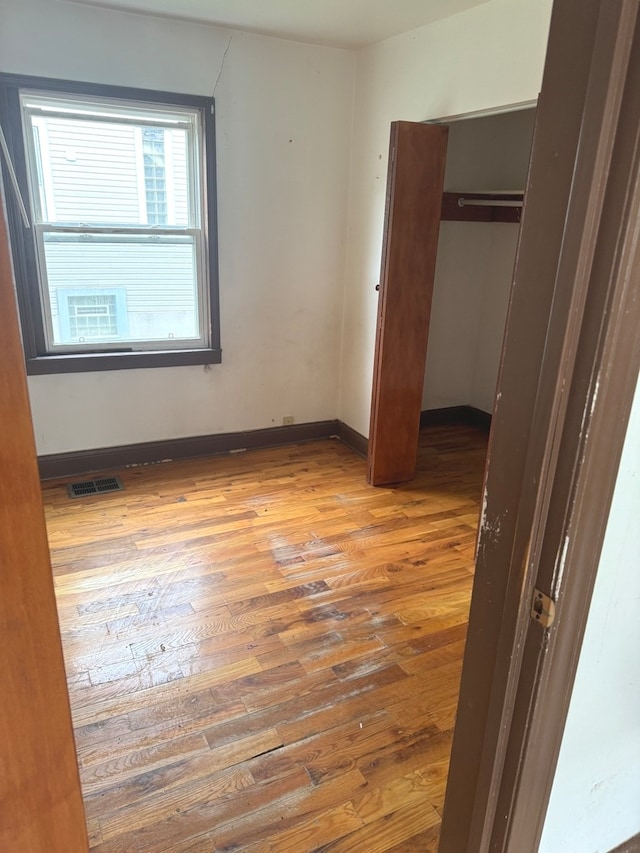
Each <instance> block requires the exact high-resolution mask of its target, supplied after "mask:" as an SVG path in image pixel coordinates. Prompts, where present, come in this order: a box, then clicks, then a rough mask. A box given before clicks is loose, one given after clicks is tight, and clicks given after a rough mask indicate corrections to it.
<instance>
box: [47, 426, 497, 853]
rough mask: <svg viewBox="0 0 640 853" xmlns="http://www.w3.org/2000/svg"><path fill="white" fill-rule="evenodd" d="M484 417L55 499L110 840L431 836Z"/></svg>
mask: <svg viewBox="0 0 640 853" xmlns="http://www.w3.org/2000/svg"><path fill="white" fill-rule="evenodd" d="M485 453H486V438H485V436H484V435H483V433H482V432H480V431H478V430H476V429H474V428H470V427H463V426H460V427H458V426H455V427H451V426H449V427H440V428H430V429H427V430H425V431H423V433H422V436H421V446H420V453H419V468H420V474H419V475H418V477H417V478H416V480H414V481H413V482H412V483H409V484H406V485H404V486H402V487H399V488H373V487H371V486H368V485H367V484H366V483H365V463H364V461H363V460H361V459H360V458H358V457H357V456H355V455H354V454H353V453H352V452H351V451H350V450H349V449H348V448H347V447H345V446H344V445H342V444H341V443H340V442H339V441H323V442H317V443H310V444H306V445H300V446H293V447H286V448H278V449H274V450H262V451H255V452H251V453H244V454H234V455H230V456H225V457H216V458H211V459H204V460H202V459H201V460H195V461H189V462H176V463H167V464H163V465H155V466H149V467H141V468H131V469H127V470H124V471H121V472H118V473H119V474H120V476H121V478H122V480H123V482H124V484H125V491H122V492H115V493H112V494H106V495H101V496H97V497H88V498H82V499H78V500H71V499H69V498H68V497H67V495H66V489H65V487H64V486H63V485H62V484H56V483H46V484H45V485H44V489H43V491H44V500H45V510H46V516H47V524H48V531H49V541H50V545H51V551H52V561H53V566H54V575H55V584H56V595H57V600H58V606H59V615H60V625H61V631H62V637H63V645H64V651H65V658H66V666H67V675H68V683H69V694H70V699H71V706H72V712H73V719H74V728H75V734H76V742H77V751H78V761H79V766H80V772H81V778H82V785H83V792H84V800H85V807H86V814H87V823H88V827H89V832H90V838H91V845H92V847H91V849H92V851H96V853H142V851H145V853H165V852H166V853H187V852H188V853H205V851H207V853H213V851H216V853H223V851H224V853H231V851H245V853H281V851H282V853H307V851H308V852H309V853H310V852H311V851H323V852H324V851H334V853H338V851H344V853H360V851H361V853H392V851H393V853H397V851H420V853H429V851H435V850H436V849H437V843H438V833H439V825H440V816H441V809H442V803H443V798H444V788H445V781H446V773H447V766H448V761H449V751H450V746H451V734H452V726H453V723H454V716H455V708H456V702H457V694H458V681H459V676H460V667H461V661H462V654H463V647H464V638H465V630H466V621H467V616H468V608H469V600H470V593H471V581H472V570H473V549H474V544H475V531H476V524H477V517H478V504H479V496H480V488H481V480H482V471H483V463H484V457H485Z"/></svg>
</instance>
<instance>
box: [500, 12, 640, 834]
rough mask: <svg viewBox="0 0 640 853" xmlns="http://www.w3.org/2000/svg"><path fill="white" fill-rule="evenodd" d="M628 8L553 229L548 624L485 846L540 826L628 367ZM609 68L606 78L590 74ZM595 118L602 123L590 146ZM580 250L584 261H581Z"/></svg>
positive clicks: (530, 631) (632, 155)
mask: <svg viewBox="0 0 640 853" xmlns="http://www.w3.org/2000/svg"><path fill="white" fill-rule="evenodd" d="M616 7H617V8H616ZM639 8H640V3H638V0H631V2H629V0H622V2H620V3H610V2H609V0H608V2H607V3H606V4H605V3H602V10H603V12H605V14H603V15H601V18H600V22H599V30H598V36H597V39H596V45H595V51H594V66H595V67H596V68H597V70H598V71H597V73H594V74H593V75H592V79H591V84H590V90H589V93H588V98H587V105H586V109H585V116H584V132H585V134H586V135H587V139H586V140H585V141H584V143H583V151H582V153H581V156H580V157H579V158H578V160H577V163H576V171H575V178H574V181H575V191H574V199H573V200H572V205H571V206H570V209H569V213H568V217H567V229H566V231H565V242H566V250H567V253H569V254H573V255H574V257H575V267H576V270H577V272H576V280H575V284H574V287H573V290H574V298H572V300H571V302H572V305H571V307H570V308H568V312H570V314H571V316H573V317H575V316H576V315H577V314H578V310H579V308H580V307H582V312H581V323H580V326H579V328H578V329H574V330H572V332H571V334H569V335H568V336H567V340H566V341H565V346H564V350H565V354H566V356H567V361H568V360H569V357H571V354H572V360H573V364H572V376H571V383H570V385H569V384H568V383H567V393H565V394H564V395H563V396H564V398H565V404H564V405H565V412H564V423H563V427H562V429H561V430H560V429H557V430H556V434H555V436H554V441H553V445H552V446H551V447H550V448H549V451H550V452H549V456H550V457H551V458H553V455H554V454H555V460H554V468H555V470H554V473H553V477H552V478H551V477H550V478H549V484H548V487H547V488H546V489H545V495H544V502H545V504H546V506H545V508H544V517H543V516H542V513H541V518H540V525H539V531H538V532H537V536H536V537H535V538H534V539H533V545H532V557H533V559H532V564H531V574H533V573H534V572H535V577H534V578H533V579H532V581H531V583H532V584H535V586H536V588H537V589H540V590H541V591H542V592H543V593H546V594H548V595H550V596H551V597H552V598H553V599H554V600H556V618H555V622H554V623H553V625H552V627H551V628H550V630H549V631H548V636H544V634H545V632H542V631H541V630H540V626H539V625H537V624H533V623H532V622H530V621H529V622H527V621H526V620H523V629H524V630H523V631H522V633H521V635H520V636H519V637H518V638H517V642H518V643H519V644H520V643H521V644H522V645H521V647H522V649H523V651H522V655H523V661H524V665H523V667H522V671H521V674H520V678H519V680H518V685H517V692H516V694H515V704H514V712H513V720H512V724H511V732H510V735H509V742H508V745H507V751H506V756H505V765H504V771H503V778H502V783H501V789H500V794H499V798H498V803H497V811H498V814H500V813H502V812H503V811H504V810H505V809H508V810H509V812H510V821H509V828H508V832H503V831H502V828H501V827H500V824H501V823H502V822H498V823H497V825H496V827H494V831H493V837H492V844H493V845H494V846H493V847H492V849H495V850H500V849H505V850H509V851H511V850H513V851H515V850H518V851H519V850H522V849H524V847H523V845H524V844H525V839H530V840H532V841H533V842H534V843H537V842H538V841H539V839H540V837H541V834H542V829H543V825H544V818H545V814H546V808H547V803H548V799H549V795H550V792H551V787H552V783H553V776H554V772H555V767H556V763H557V759H558V754H559V750H560V744H561V741H562V736H563V731H564V725H565V721H566V717H567V713H568V709H569V703H570V699H571V693H572V689H573V683H574V679H575V673H576V669H577V665H578V660H579V657H580V649H581V646H582V638H583V635H584V630H585V626H586V622H587V618H588V613H589V606H590V603H591V597H592V593H593V587H594V584H595V578H596V575H597V572H598V565H599V561H600V554H601V551H602V545H603V541H604V536H605V531H606V526H607V520H608V516H609V509H610V505H611V499H612V496H613V492H614V488H615V483H616V478H617V474H618V466H619V463H620V457H621V454H622V448H623V445H624V441H625V436H626V430H627V423H628V418H629V414H630V409H631V404H632V401H633V396H634V392H635V389H636V384H637V379H638V373H639V371H640V337H639V336H638V334H637V330H638V328H639V327H640V284H639V282H640V248H639V244H638V240H639V238H640V224H639V223H640V21H639V19H638V10H639ZM607 67H609V70H610V73H609V75H608V76H607V78H606V80H602V79H599V75H600V73H603V72H604V71H605V70H606V69H607ZM596 128H598V129H603V130H602V138H601V139H600V143H599V144H598V133H597V132H595V131H596ZM590 148H592V149H593V150H592V152H591V153H592V166H591V168H589V163H588V160H589V159H590V158H589V149H590ZM585 155H586V160H587V162H584V159H583V158H584V157H585ZM574 206H575V208H576V210H578V211H580V210H584V209H585V208H586V209H587V210H589V211H590V212H591V217H592V218H593V219H594V220H595V221H593V222H591V223H590V222H589V219H588V218H587V221H586V222H585V223H584V225H583V226H582V228H580V217H579V216H576V215H575V211H574V210H573V209H572V208H573V207H574ZM596 212H599V216H598V217H597V218H596ZM580 231H581V233H579V232H580ZM572 244H573V245H572ZM589 257H591V258H592V262H591V264H590V267H587V268H583V265H584V263H585V259H588V258H589ZM581 292H582V296H581ZM581 300H582V303H583V304H582V306H580V301H581ZM577 309H578V310H577ZM526 605H527V602H526V601H525V602H523V607H526ZM540 648H542V651H537V650H538V649H540ZM528 661H535V665H528ZM523 742H526V744H527V748H526V751H525V752H524V754H523V753H522V751H521V746H520V745H521V744H522V743H523ZM521 792H526V794H524V793H521ZM531 792H536V793H535V794H534V796H531ZM503 839H504V840H503ZM501 844H502V845H503V846H500V845H501Z"/></svg>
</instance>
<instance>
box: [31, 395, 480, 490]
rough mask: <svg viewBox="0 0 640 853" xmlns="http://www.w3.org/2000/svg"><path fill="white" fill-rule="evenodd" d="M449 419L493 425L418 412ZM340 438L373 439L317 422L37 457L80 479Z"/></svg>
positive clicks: (357, 446)
mask: <svg viewBox="0 0 640 853" xmlns="http://www.w3.org/2000/svg"><path fill="white" fill-rule="evenodd" d="M449 423H469V424H472V425H474V426H479V427H482V428H483V429H487V430H488V429H489V426H490V424H491V415H488V414H486V412H481V411H480V410H479V409H474V408H473V407H472V406H451V407H450V408H448V409H430V410H429V411H426V412H422V413H421V415H420V426H421V427H423V426H433V425H440V424H449ZM332 437H337V438H339V439H340V441H342V442H343V443H344V444H346V445H347V447H349V448H351V450H353V451H354V452H355V453H357V454H358V455H359V456H363V457H365V458H366V456H367V451H368V447H369V441H368V439H366V438H365V437H364V436H363V435H361V434H360V433H359V432H357V431H356V430H355V429H353V428H352V427H350V426H348V425H347V424H345V423H343V422H342V421H339V420H332V421H316V422H315V423H309V424H292V425H291V426H281V427H270V428H269V429H254V430H249V431H246V432H226V433H221V434H219V435H196V436H192V437H189V438H171V439H168V440H166V441H145V442H143V443H141V444H123V445H120V446H118V447H98V448H94V449H92V450H77V451H71V452H69V453H52V454H49V455H48V456H39V457H38V466H39V468H40V478H41V479H42V480H55V479H59V478H62V477H76V476H78V475H80V474H91V473H94V472H95V471H110V470H113V469H116V468H127V467H128V466H131V465H151V464H153V463H154V462H167V461H170V460H172V459H196V458H197V457H199V456H219V455H220V454H223V453H230V452H232V451H238V450H257V449H259V448H264V447H279V446H281V445H285V444H300V443H302V442H305V441H318V440H320V439H323V438H332Z"/></svg>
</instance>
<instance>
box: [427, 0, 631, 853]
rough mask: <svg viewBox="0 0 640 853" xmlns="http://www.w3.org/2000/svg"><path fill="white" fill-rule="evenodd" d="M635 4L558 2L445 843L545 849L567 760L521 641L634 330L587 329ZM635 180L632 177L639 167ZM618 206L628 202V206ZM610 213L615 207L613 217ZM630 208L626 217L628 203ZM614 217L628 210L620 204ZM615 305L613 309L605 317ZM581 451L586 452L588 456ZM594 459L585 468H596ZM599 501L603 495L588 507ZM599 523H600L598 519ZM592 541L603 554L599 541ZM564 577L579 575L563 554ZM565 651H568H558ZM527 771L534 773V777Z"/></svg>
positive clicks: (497, 418)
mask: <svg viewBox="0 0 640 853" xmlns="http://www.w3.org/2000/svg"><path fill="white" fill-rule="evenodd" d="M635 6H637V3H636V0H629V2H624V0H620V2H618V0H615V2H612V3H610V2H606V3H605V2H604V0H556V2H555V5H554V10H553V15H552V24H551V33H550V41H549V49H548V54H547V61H546V66H545V76H544V81H543V87H542V94H541V97H540V101H539V108H538V114H537V121H536V129H535V132H534V141H533V150H532V162H531V169H530V175H529V179H528V190H527V205H526V208H525V210H524V213H523V226H522V229H521V233H520V242H519V246H518V256H517V261H516V272H515V284H514V288H513V290H512V294H511V300H510V307H509V318H508V323H507V330H506V337H505V346H504V351H503V361H502V366H501V372H500V379H499V392H498V402H497V405H496V409H495V412H494V416H493V425H492V435H491V439H490V445H489V455H488V465H487V473H486V480H485V499H486V506H485V511H484V512H483V519H482V524H481V529H480V537H479V548H478V558H477V565H476V576H475V582H474V593H473V599H472V604H471V614H470V625H469V634H468V638H467V646H466V652H465V661H464V667H463V675H462V683H461V692H460V702H459V706H458V721H457V725H456V730H455V735H454V743H453V751H452V759H451V768H450V774H449V783H448V788H447V796H446V800H445V807H444V818H443V826H442V834H441V842H440V851H441V853H461V851H465V853H484V851H489V850H491V851H492V853H494V851H495V853H498V851H514V853H515V851H518V853H525V851H527V853H528V851H533V850H535V849H536V848H537V839H538V838H539V833H540V831H541V827H542V822H543V820H544V815H545V812H546V806H547V802H548V796H549V787H548V785H547V784H546V780H551V779H552V777H553V774H554V771H555V763H556V760H557V746H558V743H559V738H560V737H561V733H562V729H563V727H564V719H565V718H564V715H563V713H562V710H561V708H560V707H558V704H557V703H556V704H555V705H553V707H552V709H549V708H548V707H547V706H545V708H544V714H542V713H541V707H542V705H541V703H540V702H539V698H540V696H541V695H542V694H541V692H540V682H539V681H537V680H536V679H537V678H538V674H539V672H541V671H544V670H545V667H544V666H542V665H541V654H542V651H543V649H544V648H545V647H546V646H545V637H544V634H543V632H541V631H540V627H539V626H538V625H537V624H536V625H534V626H533V628H532V631H533V630H534V629H535V630H536V631H538V633H539V636H538V638H537V640H538V642H537V646H535V647H534V648H533V649H531V647H530V646H529V647H528V650H527V652H528V653H527V655H525V654H524V637H525V636H527V637H528V638H529V639H530V638H531V636H533V637H534V638H535V634H533V635H532V633H531V632H528V628H529V609H530V605H531V594H532V589H533V585H534V583H535V582H536V579H537V576H538V568H539V565H540V556H541V554H542V553H543V551H544V547H545V544H546V543H548V542H550V539H547V540H545V536H547V533H548V532H549V531H550V530H551V528H550V527H548V526H547V522H548V519H549V507H550V504H551V500H552V496H553V495H554V489H555V494H556V496H557V495H558V494H559V491H558V487H559V486H560V485H561V483H560V481H558V483H556V472H557V471H558V464H559V453H560V447H561V445H562V441H563V439H564V438H565V437H566V438H567V439H571V440H573V441H574V442H577V443H578V444H579V443H580V442H581V441H582V440H583V439H584V429H583V428H582V427H581V425H580V423H579V422H578V425H577V426H576V422H575V419H574V420H572V418H575V413H582V415H584V414H585V412H586V413H587V414H588V416H589V417H590V418H593V417H596V418H597V417H600V414H599V413H600V412H601V407H602V405H603V399H606V397H607V396H608V395H607V393H606V387H605V386H606V382H605V379H608V381H611V376H610V375H609V376H608V377H607V376H605V375H604V374H603V375H601V376H600V380H601V384H600V391H599V394H598V397H597V400H596V391H595V387H596V386H595V385H592V384H589V383H588V382H587V385H586V386H585V385H584V379H585V376H586V375H587V373H588V370H587V367H589V368H591V370H592V372H591V374H589V375H591V376H596V375H598V374H597V370H598V369H599V368H602V369H604V368H605V367H606V365H607V360H606V358H607V357H606V354H605V352H604V351H603V346H602V345H603V342H604V341H605V339H606V340H608V338H607V335H608V334H609V333H608V330H609V329H610V330H611V331H612V332H613V331H614V328H615V327H616V324H617V328H618V333H620V331H621V330H622V328H623V327H624V328H625V329H626V330H627V331H628V329H629V328H630V327H632V326H633V323H636V324H637V322H638V319H637V317H635V316H634V318H633V319H632V321H629V326H625V323H624V319H625V318H624V317H623V315H622V314H617V313H615V312H617V311H622V310H624V309H623V308H622V305H621V303H620V302H619V303H618V304H616V303H615V300H613V301H612V300H611V299H609V301H608V302H607V301H606V299H605V305H604V314H603V313H601V314H600V318H599V319H600V322H601V323H602V332H603V334H604V337H601V338H598V337H597V335H596V336H594V335H593V334H592V332H593V330H591V331H589V329H590V326H589V324H590V323H591V322H592V319H591V317H592V314H594V313H595V311H594V310H592V308H593V306H596V305H597V304H598V300H600V302H601V303H602V300H603V294H605V293H608V292H609V290H610V288H609V282H608V280H606V279H603V278H602V276H601V277H600V278H595V279H592V278H591V270H592V267H593V264H594V251H593V250H594V247H595V244H596V237H597V234H598V228H599V227H600V225H601V223H602V222H603V221H604V219H603V216H604V213H603V204H604V196H605V189H608V187H607V175H608V169H609V166H610V164H611V157H612V151H613V138H614V132H615V129H616V125H617V115H616V109H617V107H618V106H619V105H620V92H621V83H620V81H621V80H623V79H624V77H625V73H626V72H625V62H624V56H623V54H624V50H622V51H620V50H617V51H616V50H614V49H613V48H612V44H614V43H617V44H618V45H619V46H620V40H619V39H616V34H620V32H621V31H622V30H624V29H625V26H626V29H627V32H629V26H630V24H631V31H632V30H633V26H632V24H633V19H632V17H630V16H631V15H632V13H634V9H635ZM632 7H633V8H632ZM623 20H624V21H626V24H625V25H622V24H621V22H622V21H623ZM618 25H620V26H618ZM630 38H631V36H630V35H629V36H628V39H629V40H630ZM612 56H613V61H612ZM616 77H617V80H616ZM624 168H625V166H624V165H620V166H619V168H618V169H617V170H615V171H617V173H618V176H619V177H622V176H623V173H624ZM612 175H614V170H612ZM624 180H625V181H628V173H627V176H626V177H624ZM624 189H626V184H624V186H623V190H624ZM619 202H620V199H618V203H619ZM619 207H620V209H624V208H625V204H624V203H623V204H622V205H620V204H619ZM610 212H612V211H610V210H609V208H608V207H607V214H608V213H610ZM625 215H626V216H628V215H629V212H628V209H627V210H626V213H625ZM613 219H614V220H616V219H617V216H616V215H615V213H614V215H613ZM627 221H628V220H627ZM601 307H602V305H601ZM608 312H614V313H612V314H611V315H610V316H607V313H608ZM632 313H633V312H632ZM603 318H604V322H603ZM635 328H637V325H636V326H635ZM588 331H589V334H587V332H588ZM589 335H590V336H589ZM613 342H614V340H613V339H611V340H609V343H611V344H613ZM626 349H627V353H628V355H629V357H630V363H628V365H627V368H626V373H625V371H623V374H618V375H617V376H616V375H615V374H614V380H613V385H612V388H613V387H615V388H617V389H618V392H619V402H620V404H621V405H622V409H620V407H619V406H618V405H617V404H616V406H615V407H614V408H612V410H611V411H612V412H614V413H615V416H619V422H618V430H619V433H620V435H621V436H622V435H624V426H625V409H624V407H625V405H626V407H627V409H628V407H629V406H630V403H631V395H632V391H633V389H631V390H629V389H630V386H631V384H632V383H630V382H628V381H627V379H626V374H627V373H629V372H631V373H633V371H634V369H636V370H637V365H636V364H634V363H633V358H632V357H631V356H632V354H631V352H630V351H629V342H628V341H627V342H626ZM579 365H584V368H582V369H579V367H578V366H579ZM636 375H637V374H636ZM581 383H582V384H581ZM602 383H605V384H602ZM613 398H617V394H614V395H613ZM596 403H597V405H596ZM593 423H594V425H595V424H596V423H597V421H593ZM583 426H584V425H583ZM616 441H617V435H614V436H613V443H612V446H611V447H610V448H609V450H610V453H609V456H608V458H607V459H606V460H604V459H603V460H601V462H600V467H599V470H600V473H601V474H602V476H603V477H604V478H605V488H604V489H603V490H602V491H601V490H600V489H594V491H595V492H596V495H595V496H594V497H593V500H594V501H597V500H601V501H602V505H601V507H600V509H601V510H602V512H603V513H604V515H605V517H606V512H607V511H608V507H609V502H610V489H609V481H608V479H607V478H610V479H611V483H612V482H613V480H614V479H615V473H616V471H617V459H618V457H619V451H620V447H621V443H620V445H619V446H616ZM592 446H593V445H592ZM576 450H578V448H576ZM572 458H574V459H575V458H576V457H572ZM579 461H580V464H586V463H587V460H586V459H585V458H584V456H582V457H580V458H579ZM561 470H562V469H561ZM587 471H588V468H585V469H584V472H585V474H586V472H587ZM579 473H580V472H578V474H579ZM565 485H566V484H565ZM608 489H609V491H607V490H608ZM572 494H573V497H571V495H572ZM565 499H566V503H565V505H564V507H561V506H558V507H556V510H557V511H556V513H555V517H556V519H557V520H558V521H559V523H560V524H561V525H568V524H569V519H570V518H571V517H572V515H571V514H572V512H573V511H574V510H575V506H576V505H575V494H574V493H572V492H571V490H568V489H567V488H565ZM596 509H597V508H596V506H595V505H594V504H592V505H591V507H590V509H589V513H590V514H592V513H594V512H596ZM599 523H600V519H596V524H595V525H594V527H596V528H598V526H599ZM567 529H568V528H567ZM592 541H593V540H592ZM558 553H560V552H558ZM594 553H595V560H596V561H597V553H598V552H597V550H596V551H595V552H594ZM565 575H566V576H567V577H569V574H567V563H565ZM574 577H575V572H574ZM577 582H578V583H580V576H578V578H577ZM591 588H592V578H588V577H586V575H583V576H582V586H581V595H582V597H583V601H582V603H581V605H580V607H579V608H578V613H577V614H576V616H577V618H576V620H575V621H574V622H573V623H569V624H565V625H564V626H563V633H562V636H563V638H564V639H565V641H566V643H567V646H568V647H570V648H574V650H575V648H576V644H577V649H579V644H580V640H581V636H582V632H581V630H580V628H579V626H580V624H582V625H584V619H585V618H586V612H587V606H586V605H585V604H584V603H585V602H588V600H589V599H590V595H591ZM543 591H544V590H543ZM583 605H584V606H583ZM581 620H582V622H581ZM556 635H557V636H560V635H558V634H556ZM558 648H559V650H561V647H560V646H559V647H558ZM556 662H557V664H558V665H560V663H562V662H563V659H562V655H560V656H558V657H557V659H556ZM576 662H577V653H575V654H573V653H571V652H567V653H566V657H565V658H564V664H565V666H564V673H563V676H564V688H563V690H568V689H570V686H571V684H572V681H573V677H574V674H575V666H576ZM554 671H560V670H557V669H556V670H554ZM523 677H529V678H533V679H534V681H533V682H530V683H529V686H530V688H531V689H530V692H529V693H528V694H527V692H526V690H524V691H523V690H521V691H520V692H519V686H522V685H523V684H524V683H525V682H524V681H522V678H523ZM567 686H568V687H567ZM563 690H561V691H560V692H563ZM563 695H564V694H563ZM536 702H538V704H536ZM534 740H535V742H536V744H537V745H538V747H541V746H542V747H543V749H542V753H541V754H542V755H544V759H545V762H546V763H545V768H544V771H545V773H546V777H544V779H542V778H541V777H540V776H536V774H535V773H534V767H535V766H536V762H535V761H534V760H533V759H536V758H538V756H537V755H535V752H534V750H533V748H532V744H533V742H534ZM545 740H546V743H547V747H546V751H545V748H544V745H545ZM524 778H526V779H527V782H528V784H524V783H522V780H523V779H524ZM532 779H538V781H540V782H541V784H535V783H534V782H533V781H532ZM497 814H499V816H500V819H499V820H497V819H496V815H497Z"/></svg>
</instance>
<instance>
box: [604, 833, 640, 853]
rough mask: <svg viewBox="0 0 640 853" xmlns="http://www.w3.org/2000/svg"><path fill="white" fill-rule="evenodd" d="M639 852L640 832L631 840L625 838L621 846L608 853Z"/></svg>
mask: <svg viewBox="0 0 640 853" xmlns="http://www.w3.org/2000/svg"><path fill="white" fill-rule="evenodd" d="M638 851H640V832H639V833H638V834H637V835H634V836H633V838H627V840H626V841H624V842H623V843H622V844H620V845H619V846H618V847H616V848H615V850H611V851H609V853H638Z"/></svg>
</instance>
